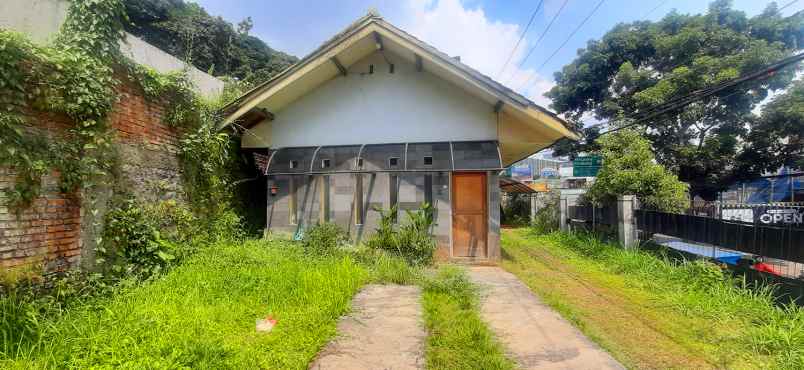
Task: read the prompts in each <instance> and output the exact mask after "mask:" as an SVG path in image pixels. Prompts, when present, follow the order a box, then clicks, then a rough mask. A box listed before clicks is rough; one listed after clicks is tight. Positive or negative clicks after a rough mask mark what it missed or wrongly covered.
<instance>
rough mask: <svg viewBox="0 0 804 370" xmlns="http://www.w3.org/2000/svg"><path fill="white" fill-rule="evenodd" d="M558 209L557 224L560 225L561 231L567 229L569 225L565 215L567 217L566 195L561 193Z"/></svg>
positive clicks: (567, 203)
mask: <svg viewBox="0 0 804 370" xmlns="http://www.w3.org/2000/svg"><path fill="white" fill-rule="evenodd" d="M558 209H559V211H558V225H559V226H560V227H561V231H569V225H568V224H567V217H569V201H568V199H567V195H565V194H561V198H560V199H559V202H558Z"/></svg>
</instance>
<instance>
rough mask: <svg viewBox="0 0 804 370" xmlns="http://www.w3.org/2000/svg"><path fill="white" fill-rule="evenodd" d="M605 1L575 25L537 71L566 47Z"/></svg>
mask: <svg viewBox="0 0 804 370" xmlns="http://www.w3.org/2000/svg"><path fill="white" fill-rule="evenodd" d="M604 2H606V0H600V1H599V2H598V3H597V5H595V8H594V9H592V11H591V12H589V15H587V16H586V18H584V19H583V21H582V22H581V24H579V25H578V27H575V29H574V30H572V33H570V35H569V36H567V38H566V39H565V40H564V42H563V43H561V46H559V47H558V49H556V50H555V51H554V52H553V54H550V56H549V57H547V59H546V60H545V61H544V63H542V65H540V66H539V68H537V69H536V70H537V71H538V70H540V69H542V68H543V67H544V66H545V65H546V64H547V62H549V61H550V60H551V59H553V57H554V56H555V55H556V54H558V52H559V51H560V50H561V49H562V48H563V47H564V45H567V42H569V40H570V39H571V38H572V36H575V34H576V33H577V32H578V31H579V30H580V29H581V27H583V25H584V24H586V22H587V21H589V18H592V15H594V14H595V12H597V10H598V9H600V6H601V5H603V3H604Z"/></svg>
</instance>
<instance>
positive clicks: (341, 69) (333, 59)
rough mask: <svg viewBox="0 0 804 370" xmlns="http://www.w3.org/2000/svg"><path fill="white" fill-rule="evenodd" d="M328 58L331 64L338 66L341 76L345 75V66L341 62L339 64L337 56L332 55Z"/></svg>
mask: <svg viewBox="0 0 804 370" xmlns="http://www.w3.org/2000/svg"><path fill="white" fill-rule="evenodd" d="M329 60H331V61H332V64H334V65H335V67H337V68H338V71H340V72H341V76H344V77H346V74H347V72H346V67H344V66H343V64H341V61H340V60H338V57H332V58H329Z"/></svg>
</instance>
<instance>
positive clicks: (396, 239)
mask: <svg viewBox="0 0 804 370" xmlns="http://www.w3.org/2000/svg"><path fill="white" fill-rule="evenodd" d="M377 211H378V212H380V222H379V225H378V227H377V229H376V231H375V233H374V234H373V235H372V236H371V238H369V239H368V240H366V242H365V243H366V245H367V246H369V247H371V248H377V249H383V250H386V251H389V252H391V253H395V254H397V255H399V256H401V257H402V258H404V259H405V260H406V261H408V263H410V264H413V265H426V264H429V263H431V262H432V261H433V253H434V252H435V249H436V243H435V240H434V239H433V236H432V232H431V228H432V226H433V222H434V219H433V207H432V206H431V205H430V204H427V203H423V204H422V207H421V208H420V209H419V210H417V211H410V210H406V214H407V217H406V218H405V220H404V222H403V223H402V225H400V226H399V227H398V228H396V229H395V228H394V225H395V222H396V214H397V211H396V207H392V208H391V209H390V210H389V211H383V210H381V209H377Z"/></svg>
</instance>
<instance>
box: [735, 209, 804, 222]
mask: <svg viewBox="0 0 804 370" xmlns="http://www.w3.org/2000/svg"><path fill="white" fill-rule="evenodd" d="M721 214H722V218H723V219H724V220H730V221H741V222H749V223H761V224H765V225H791V226H804V207H788V208H784V207H774V206H760V207H750V208H724V209H723V210H722V211H721Z"/></svg>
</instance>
